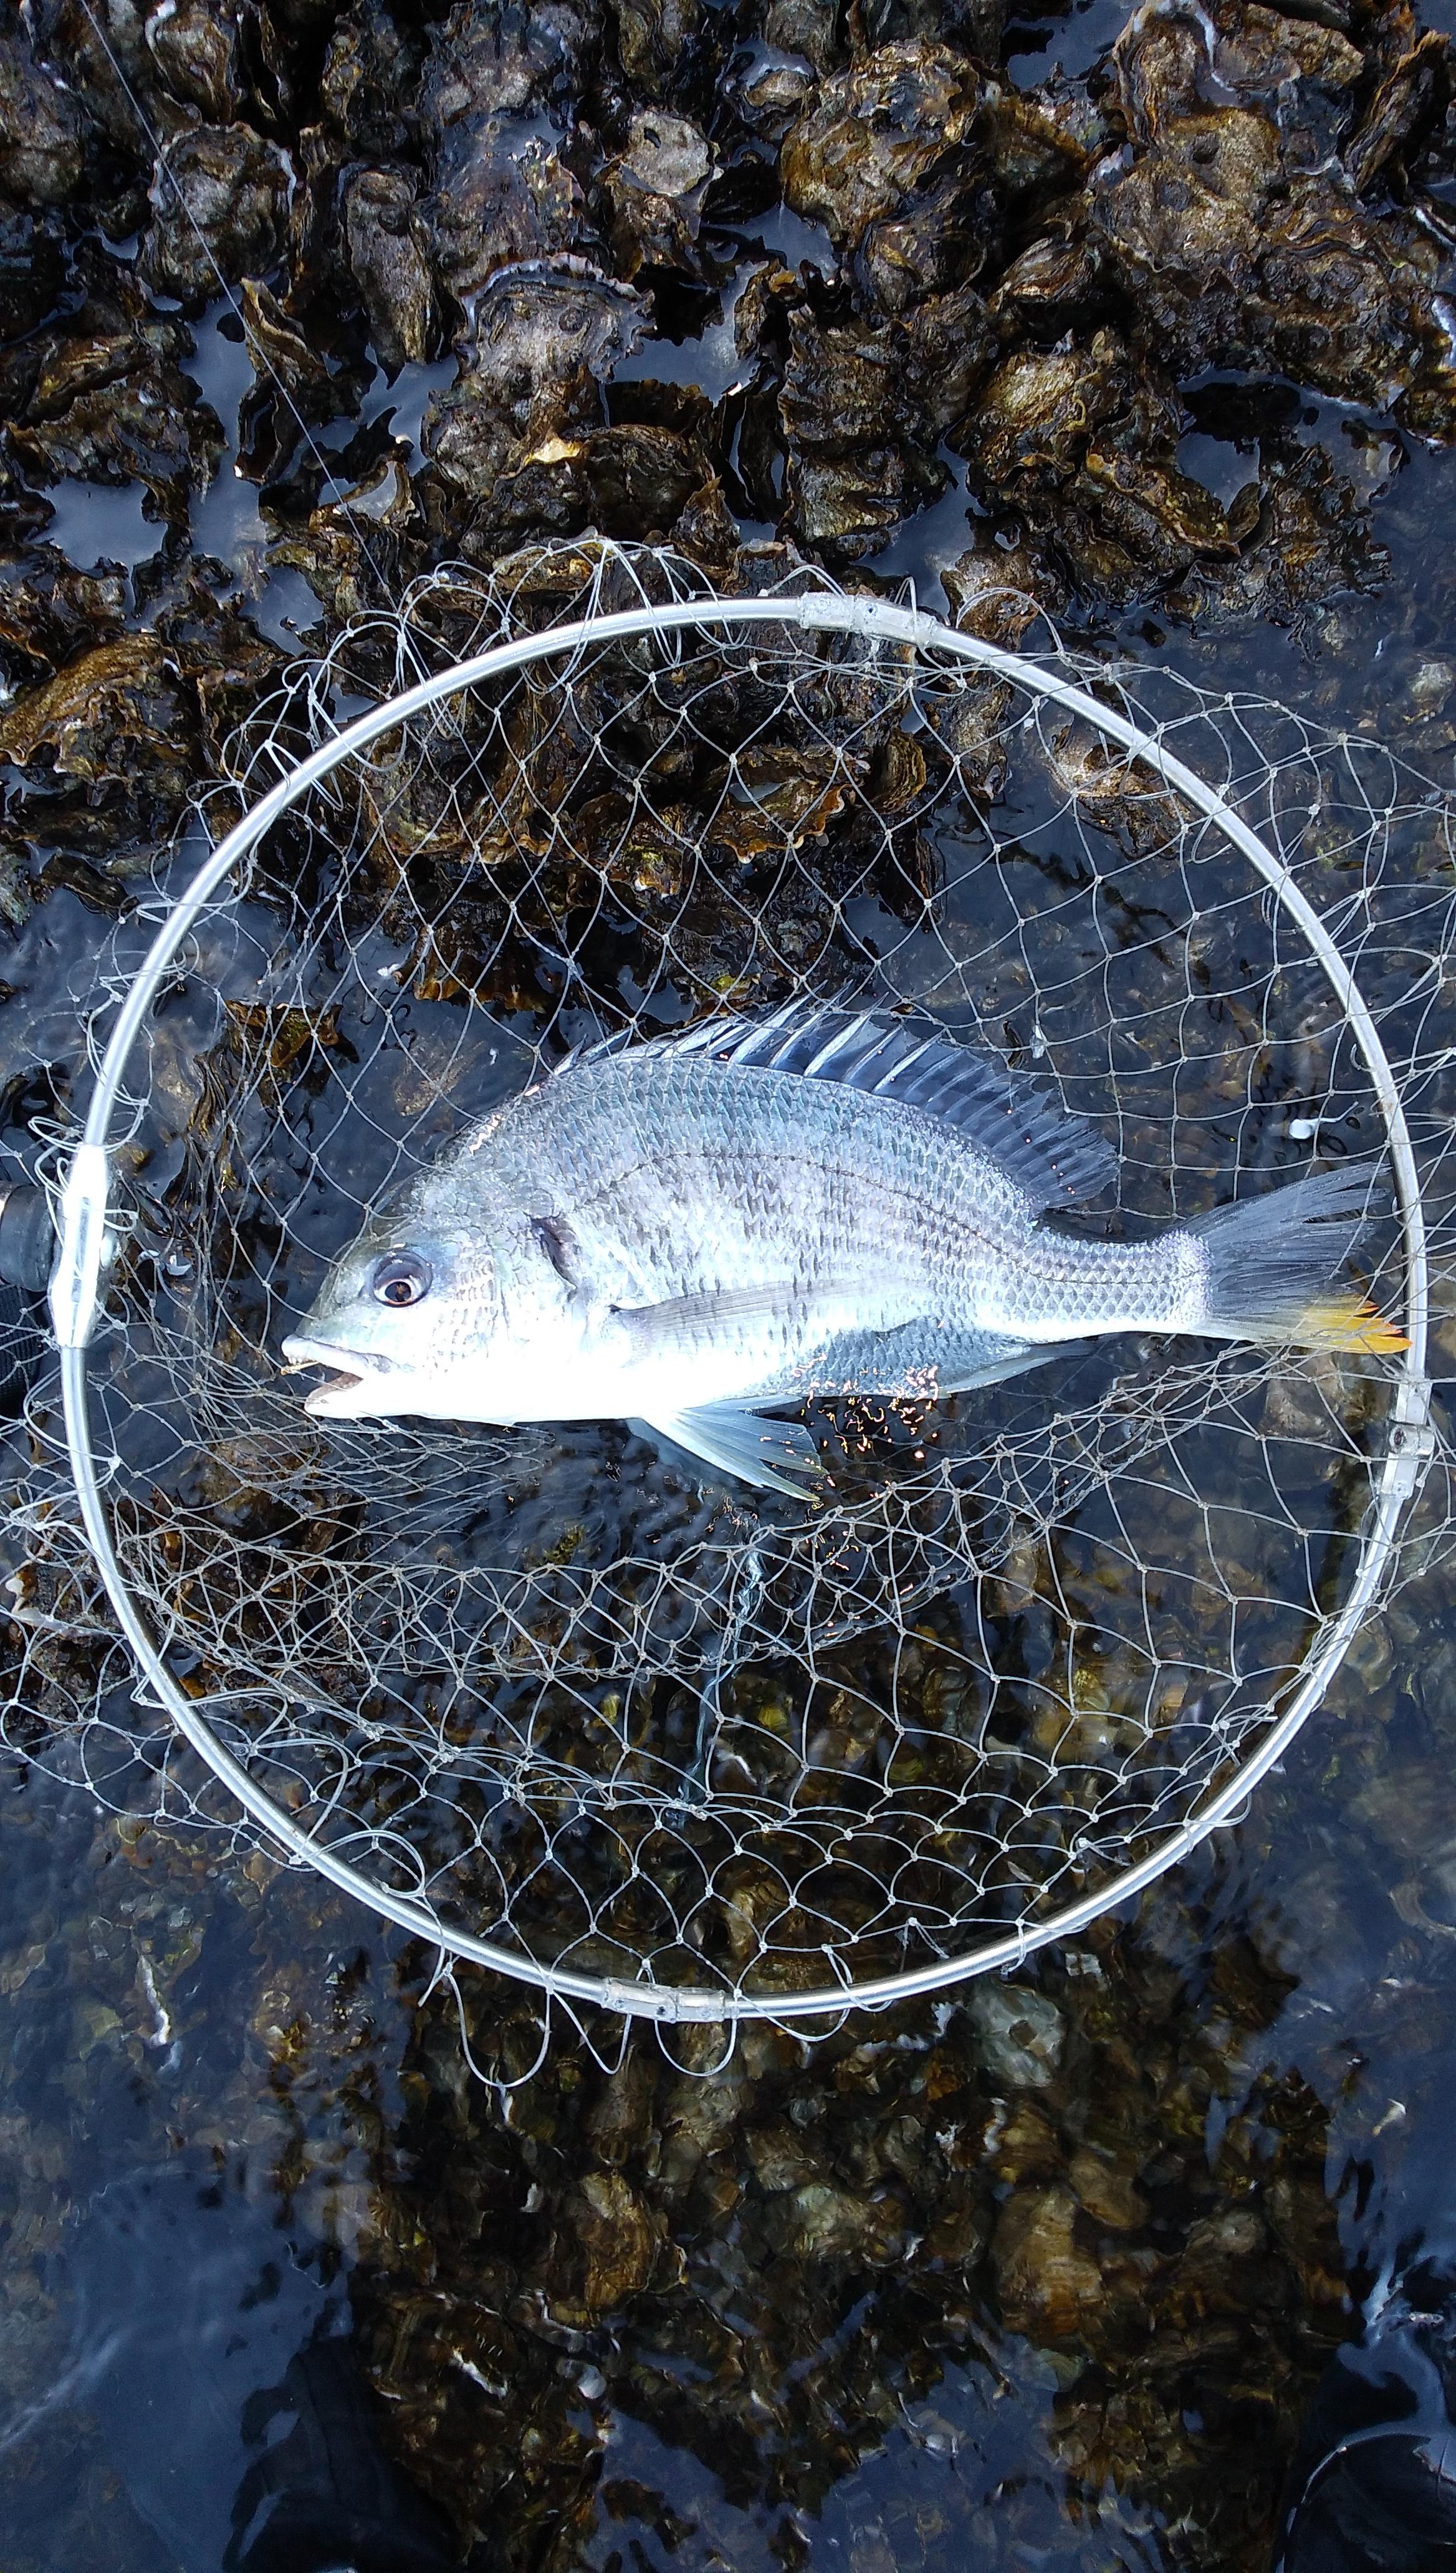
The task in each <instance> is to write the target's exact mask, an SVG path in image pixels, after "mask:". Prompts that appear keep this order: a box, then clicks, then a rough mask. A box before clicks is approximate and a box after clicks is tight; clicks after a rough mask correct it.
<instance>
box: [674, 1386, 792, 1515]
mask: <svg viewBox="0 0 1456 2573" xmlns="http://www.w3.org/2000/svg"><path fill="white" fill-rule="evenodd" d="M645 1426H646V1427H647V1428H648V1429H649V1430H650V1431H651V1432H652V1434H653V1435H654V1436H655V1437H658V1438H670V1439H671V1440H672V1442H673V1444H674V1445H675V1446H678V1447H685V1448H686V1449H687V1450H688V1453H689V1454H690V1455H693V1456H699V1457H701V1458H702V1461H703V1463H704V1464H705V1465H713V1466H715V1467H716V1468H717V1470H718V1472H719V1473H720V1474H732V1475H734V1476H735V1477H736V1478H737V1480H738V1481H739V1482H743V1483H755V1484H757V1485H758V1486H759V1487H760V1488H761V1489H763V1490H768V1491H774V1492H787V1493H788V1494H789V1495H790V1497H791V1499H793V1500H796V1501H802V1500H807V1499H808V1498H809V1497H810V1492H811V1489H812V1487H813V1485H814V1484H815V1483H817V1482H818V1481H819V1480H820V1478H821V1477H822V1475H823V1472H824V1468H823V1466H822V1465H821V1464H820V1461H819V1450H818V1449H817V1447H816V1446H815V1444H814V1441H813V1439H812V1438H811V1437H810V1435H809V1432H808V1430H807V1429H806V1428H804V1426H803V1424H802V1422H800V1421H797V1420H766V1419H764V1417H763V1415H762V1413H760V1412H757V1411H746V1410H745V1409H744V1408H743V1406H742V1405H741V1404H740V1403H736V1402H707V1403H703V1404H700V1406H699V1407H698V1409H697V1410H695V1411H669V1412H664V1413H663V1414H662V1415H661V1417H660V1419H656V1420H648V1421H647V1422H646V1423H645ZM791 1474H793V1475H797V1476H798V1478H799V1479H798V1480H797V1481H791V1480H790V1475H791Z"/></svg>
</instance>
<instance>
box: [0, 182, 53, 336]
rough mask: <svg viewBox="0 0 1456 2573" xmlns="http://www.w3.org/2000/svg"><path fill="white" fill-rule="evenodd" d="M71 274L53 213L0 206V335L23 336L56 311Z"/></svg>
mask: <svg viewBox="0 0 1456 2573" xmlns="http://www.w3.org/2000/svg"><path fill="white" fill-rule="evenodd" d="M67 276H68V262H67V258H66V248H65V244H64V242H63V240H62V238H61V235H60V232H59V229H58V228H57V224H56V218H55V217H54V216H50V217H47V216H40V217H37V216H35V215H32V214H26V213H24V212H23V211H22V210H21V209H20V208H18V207H11V206H6V207H4V208H3V209H0V340H18V339H20V338H21V337H22V336H23V334H24V333H26V332H27V331H33V330H35V328H36V326H37V324H38V323H41V322H43V321H44V320H45V318H46V315H47V314H48V313H50V312H52V311H53V310H54V308H55V306H56V304H57V302H58V300H59V298H60V296H61V295H62V293H63V291H64V289H65V285H66V280H67Z"/></svg>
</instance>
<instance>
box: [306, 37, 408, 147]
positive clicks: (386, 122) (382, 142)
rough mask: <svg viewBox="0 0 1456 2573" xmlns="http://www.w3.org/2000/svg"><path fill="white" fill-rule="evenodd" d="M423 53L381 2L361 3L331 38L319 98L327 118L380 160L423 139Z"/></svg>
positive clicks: (349, 138)
mask: <svg viewBox="0 0 1456 2573" xmlns="http://www.w3.org/2000/svg"><path fill="white" fill-rule="evenodd" d="M419 62H420V56H419V48H418V45H417V43H416V42H415V41H414V40H413V39H412V37H411V36H410V35H408V34H406V33H405V31H404V30H403V29H402V28H401V27H400V26H399V24H398V21H397V20H396V19H395V18H394V17H393V16H392V15H391V13H390V12H389V10H387V9H386V8H384V7H382V6H381V5H380V0H360V5H359V7H357V8H354V9H350V10H348V11H346V13H345V15H344V16H343V17H342V18H341V19H340V20H339V22H338V24H337V26H336V27H335V28H334V30H333V33H332V34H331V36H330V38H329V46H328V50H327V52H326V54H325V56H324V69H323V73H322V75H321V77H320V82H319V95H320V98H321V100H322V102H323V107H324V113H325V115H326V116H327V117H328V119H329V121H330V123H331V124H332V125H334V126H336V127H337V128H338V130H339V132H340V133H341V134H342V135H344V137H345V138H346V140H347V141H348V142H350V143H352V144H353V145H354V147H355V149H356V151H359V152H367V153H371V154H377V155H378V156H379V157H380V159H386V158H389V157H392V156H393V155H394V154H396V153H400V152H407V151H408V150H409V149H410V147H411V146H412V145H413V144H414V143H415V142H416V141H417V140H418V134H419V115H418V110H417V108H416V105H415V101H416V98H417V95H418V89H419Z"/></svg>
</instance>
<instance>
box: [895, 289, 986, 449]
mask: <svg viewBox="0 0 1456 2573" xmlns="http://www.w3.org/2000/svg"><path fill="white" fill-rule="evenodd" d="M897 356H898V358H899V362H900V366H901V370H902V373H903V377H904V382H905V389H906V392H907V393H908V394H909V395H910V397H911V399H912V401H913V402H914V403H915V405H916V407H917V409H918V411H919V413H920V417H921V419H922V421H923V422H924V423H925V425H926V428H927V429H928V430H929V431H930V434H931V435H932V436H936V437H940V436H946V435H950V434H952V433H953V432H954V431H955V430H956V429H957V428H958V427H959V425H960V424H961V423H962V422H963V421H964V420H965V418H966V416H967V414H968V412H969V411H970V408H971V405H972V401H973V399H974V397H975V395H976V393H977V390H978V388H979V387H980V386H981V385H982V383H983V382H984V381H985V378H986V376H987V375H988V373H989V372H990V369H991V368H992V366H993V365H994V364H995V361H996V356H997V347H996V336H995V333H994V331H993V329H992V325H991V318H990V315H989V314H988V312H987V309H986V306H985V304H984V303H983V302H982V300H981V297H980V295H979V294H978V293H977V290H976V288H975V287H974V286H963V287H961V288H960V290H959V291H958V292H957V293H956V294H954V295H932V296H928V297H927V298H926V300H925V301H924V303H921V304H915V305H912V307H911V309H910V311H909V312H908V313H907V314H906V316H905V319H904V322H903V323H902V325H901V329H900V333H899V336H898V340H897Z"/></svg>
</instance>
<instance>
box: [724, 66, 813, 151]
mask: <svg viewBox="0 0 1456 2573" xmlns="http://www.w3.org/2000/svg"><path fill="white" fill-rule="evenodd" d="M818 89H819V83H818V81H817V80H816V78H815V76H814V73H813V71H812V70H811V69H810V67H809V65H808V64H807V63H804V62H800V61H798V60H796V58H795V56H794V55H793V54H792V53H789V54H785V55H782V56H779V57H777V58H776V57H774V56H772V55H770V56H769V58H768V60H767V61H755V62H754V63H753V65H752V66H751V68H750V69H749V70H748V71H747V72H745V73H744V74H743V75H742V76H741V78H740V79H739V80H738V81H737V82H735V84H734V88H733V93H732V96H733V104H734V107H735V108H736V110H737V113H738V115H739V117H740V119H741V121H742V122H743V124H745V125H746V126H747V128H748V130H749V132H750V134H756V135H758V136H759V137H760V138H761V140H762V141H764V142H765V143H776V144H777V143H782V141H783V139H784V136H785V135H786V134H787V133H788V131H789V128H790V126H791V125H797V124H798V122H799V119H800V118H801V117H802V116H807V114H808V112H809V110H810V108H811V107H812V106H813V104H814V100H815V97H816V96H817V94H818Z"/></svg>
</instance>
